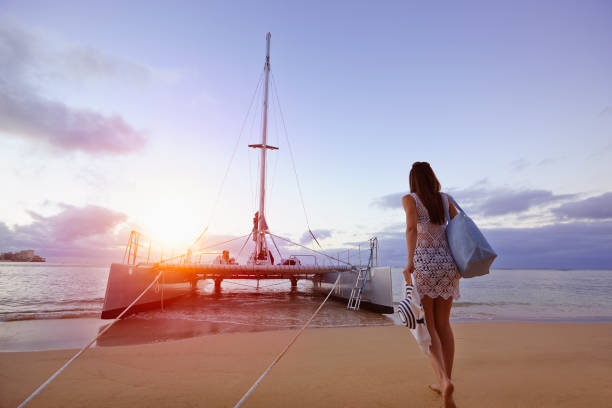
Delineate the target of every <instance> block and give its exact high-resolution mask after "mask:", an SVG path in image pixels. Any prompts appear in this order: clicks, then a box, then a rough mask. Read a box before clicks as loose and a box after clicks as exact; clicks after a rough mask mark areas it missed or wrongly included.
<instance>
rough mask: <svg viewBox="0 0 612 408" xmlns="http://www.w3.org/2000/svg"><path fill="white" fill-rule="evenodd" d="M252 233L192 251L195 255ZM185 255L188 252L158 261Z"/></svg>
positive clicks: (164, 261)
mask: <svg viewBox="0 0 612 408" xmlns="http://www.w3.org/2000/svg"><path fill="white" fill-rule="evenodd" d="M250 234H251V233H248V234H246V235H242V236H240V237H236V238H232V239H228V240H227V241H223V242H218V243H216V244H213V245H209V246H207V247H203V248H198V249H196V250H193V251H191V254H192V255H193V254H196V253H198V252H202V251H205V250H207V249H210V248H215V247H218V246H220V245H223V244H227V243H230V242H232V241H236V240H238V239H242V238H244V237H246V236H248V235H250ZM185 255H187V252H185V253H184V254H180V255H176V256H172V257H170V258H166V259H164V260H163V261H160V262H158V263H157V264H161V263H166V262H168V261H172V260H174V259H178V258H182V257H184V256H185Z"/></svg>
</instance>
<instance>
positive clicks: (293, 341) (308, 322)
mask: <svg viewBox="0 0 612 408" xmlns="http://www.w3.org/2000/svg"><path fill="white" fill-rule="evenodd" d="M340 276H342V274H341V273H338V278H336V282H334V286H332V288H331V290H330V291H329V293H328V294H327V297H326V298H325V299H324V300H323V302H322V303H321V304H320V305H319V307H318V308H317V310H315V312H314V313H313V314H312V316H310V319H308V321H307V322H306V323H305V324H304V326H302V328H301V329H300V330H299V331H298V332H297V333H296V335H295V336H293V338H292V339H291V341H290V342H289V344H287V345H286V346H285V348H284V349H283V351H281V352H280V353H279V354H278V355H277V356H276V358H274V360H272V363H270V365H269V366H268V368H266V370H265V371H264V372H263V374H261V375H260V376H259V378H258V379H257V381H255V383H254V384H253V385H252V386H251V388H249V390H248V391H247V392H246V393H245V394H244V395H243V396H242V398H240V401H238V403H236V405H234V408H238V407H240V406H241V405H242V404H243V403H244V401H246V399H247V398H248V397H249V395H251V393H252V392H253V391H254V390H255V388H257V386H258V385H259V383H260V382H261V381H262V380H263V379H264V377H265V376H266V375H268V373H269V372H270V370H271V369H272V367H274V366H275V365H276V363H278V362H279V360H280V359H281V358H282V357H283V356H284V355H285V353H286V352H287V350H289V347H291V346H292V345H293V343H295V341H296V340H297V338H298V337H299V336H300V334H302V332H303V331H304V329H305V328H306V327H308V325H309V324H310V322H312V319H314V318H315V316H316V315H317V314H318V313H319V311H320V310H321V308H322V307H323V305H324V304H325V302H327V299H329V297H330V296H331V294H332V293H333V292H334V289H336V286H337V285H338V282H339V281H340Z"/></svg>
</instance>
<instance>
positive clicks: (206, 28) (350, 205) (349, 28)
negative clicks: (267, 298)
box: [0, 0, 612, 269]
mask: <svg viewBox="0 0 612 408" xmlns="http://www.w3.org/2000/svg"><path fill="white" fill-rule="evenodd" d="M611 20H612V4H611V3H610V2H607V1H584V2H575V1H538V2H531V1H517V2H505V3H502V2H489V1H461V2H450V1H449V2H444V1H443V2H427V3H426V4H425V3H423V2H412V1H408V2H390V1H389V2H377V3H374V2H360V1H350V2H349V1H347V2H341V1H338V2H287V1H278V2H269V1H259V2H223V1H219V2H207V1H192V2H189V1H177V2H173V3H172V4H170V3H164V2H159V3H157V2H145V1H141V2H138V1H134V2H118V1H107V2H94V3H91V2H79V1H61V2H59V1H57V2H56V1H41V2H37V1H7V0H0V182H1V184H2V189H1V190H0V196H1V199H0V251H14V250H19V249H26V248H33V249H36V250H37V252H38V253H40V254H41V255H42V256H46V257H47V258H48V259H49V260H51V261H55V262H91V263H105V262H113V261H115V262H116V261H120V258H121V255H122V253H123V247H124V245H125V243H126V241H127V239H128V236H129V231H130V230H132V229H136V230H138V231H141V232H144V233H146V234H147V235H149V236H151V237H152V238H153V240H154V241H155V242H158V243H159V245H160V246H164V247H165V248H167V251H169V252H173V253H174V252H177V253H178V252H180V251H181V250H183V249H184V248H186V247H187V246H188V245H190V244H191V243H192V242H193V240H194V239H195V238H196V237H197V236H198V235H199V234H200V232H201V231H202V230H203V229H204V227H206V226H208V227H209V229H208V232H207V233H206V235H205V238H204V240H203V242H208V243H211V242H215V240H216V239H222V238H223V239H229V238H231V237H238V236H242V235H245V234H248V233H249V231H250V229H251V226H252V221H251V220H252V216H253V213H254V212H255V211H256V210H257V191H258V186H257V178H258V160H259V158H258V153H257V152H256V151H255V150H253V149H249V148H248V147H247V145H248V144H252V143H259V142H260V141H261V116H262V115H261V112H262V85H261V82H260V81H261V78H262V76H261V75H262V72H263V63H264V56H265V35H266V33H267V32H271V34H272V39H271V67H272V80H271V86H270V92H271V102H270V113H269V116H270V118H269V142H270V143H271V144H273V145H275V146H278V147H279V150H278V151H274V152H270V153H269V154H268V177H267V182H266V185H267V191H268V194H267V196H266V200H267V203H266V218H267V221H268V225H269V227H270V230H271V231H272V232H273V233H275V234H277V235H279V236H283V237H287V238H289V239H291V240H293V241H297V242H300V243H302V244H304V245H306V246H309V247H312V248H316V249H320V248H319V246H318V245H317V244H316V243H314V242H312V240H311V239H310V238H309V234H308V233H307V231H308V229H309V228H310V229H311V230H313V231H314V232H315V235H317V237H318V238H319V242H320V245H321V247H322V248H323V249H324V250H326V251H329V252H330V253H338V252H342V253H344V252H346V250H349V251H352V253H353V255H351V256H355V251H356V249H357V248H358V245H359V243H361V245H362V248H363V247H364V246H365V245H367V244H365V243H366V242H367V240H368V238H369V237H371V236H378V238H379V241H380V246H381V257H382V260H381V262H383V263H385V264H391V265H394V266H401V265H403V264H405V262H406V249H405V238H404V229H405V223H404V214H403V210H402V208H401V197H402V195H404V194H406V193H407V192H408V190H409V186H408V174H409V171H410V167H411V165H412V163H413V162H415V161H428V162H430V163H431V165H432V167H433V168H434V170H435V171H436V173H437V176H438V178H439V179H440V181H441V183H442V187H443V190H444V191H446V192H448V193H450V194H452V195H453V196H454V197H455V198H456V199H457V200H458V201H459V203H460V204H462V207H463V208H464V209H465V210H466V212H467V213H468V215H470V216H471V217H472V218H473V219H474V220H475V221H476V223H477V224H478V225H479V226H480V227H481V229H482V230H483V232H484V234H485V236H486V237H487V239H488V240H489V241H490V243H491V245H492V246H493V248H494V249H495V250H496V251H497V252H498V254H499V257H498V259H497V260H496V262H495V264H494V266H495V267H499V268H578V269H595V268H603V269H612V177H610V174H611V173H612V172H611V170H612V165H611V164H610V163H611V162H612V47H610V44H611V43H612V24H610V21H611ZM285 129H286V130H285ZM292 158H293V160H292ZM230 164H231V165H230ZM294 166H295V172H294ZM228 169H229V170H228ZM296 174H297V180H299V187H300V189H298V187H297V186H298V183H297V182H296ZM300 190H301V193H302V196H303V203H304V205H303V206H302V200H301V199H300ZM303 207H304V208H305V210H304V209H303ZM305 214H306V215H305ZM232 249H234V248H233V247H232ZM292 249H293V250H295V249H296V248H295V247H290V246H288V245H285V246H283V250H287V251H291V250H292Z"/></svg>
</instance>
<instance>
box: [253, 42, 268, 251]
mask: <svg viewBox="0 0 612 408" xmlns="http://www.w3.org/2000/svg"><path fill="white" fill-rule="evenodd" d="M270 37H272V35H271V34H270V33H268V34H266V64H265V66H264V71H265V75H266V78H265V88H264V89H265V90H264V102H263V125H262V130H261V147H260V148H261V174H260V180H259V219H258V220H257V249H256V251H255V255H256V257H257V259H258V258H259V257H260V255H261V253H262V250H263V246H264V242H265V237H264V234H265V217H264V210H265V200H266V150H268V145H267V136H268V84H269V79H270ZM265 258H267V256H265Z"/></svg>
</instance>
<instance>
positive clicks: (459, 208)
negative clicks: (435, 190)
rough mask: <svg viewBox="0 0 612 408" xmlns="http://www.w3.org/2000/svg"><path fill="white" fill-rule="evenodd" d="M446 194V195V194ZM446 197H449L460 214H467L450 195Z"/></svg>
mask: <svg viewBox="0 0 612 408" xmlns="http://www.w3.org/2000/svg"><path fill="white" fill-rule="evenodd" d="M445 194H446V193H445ZM446 196H447V197H448V199H449V200H450V201H451V203H453V205H454V206H455V208H456V209H457V210H459V212H461V213H463V214H465V211H463V208H461V207H460V206H459V204H457V202H456V201H455V199H454V198H453V197H452V196H451V195H450V194H446Z"/></svg>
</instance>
